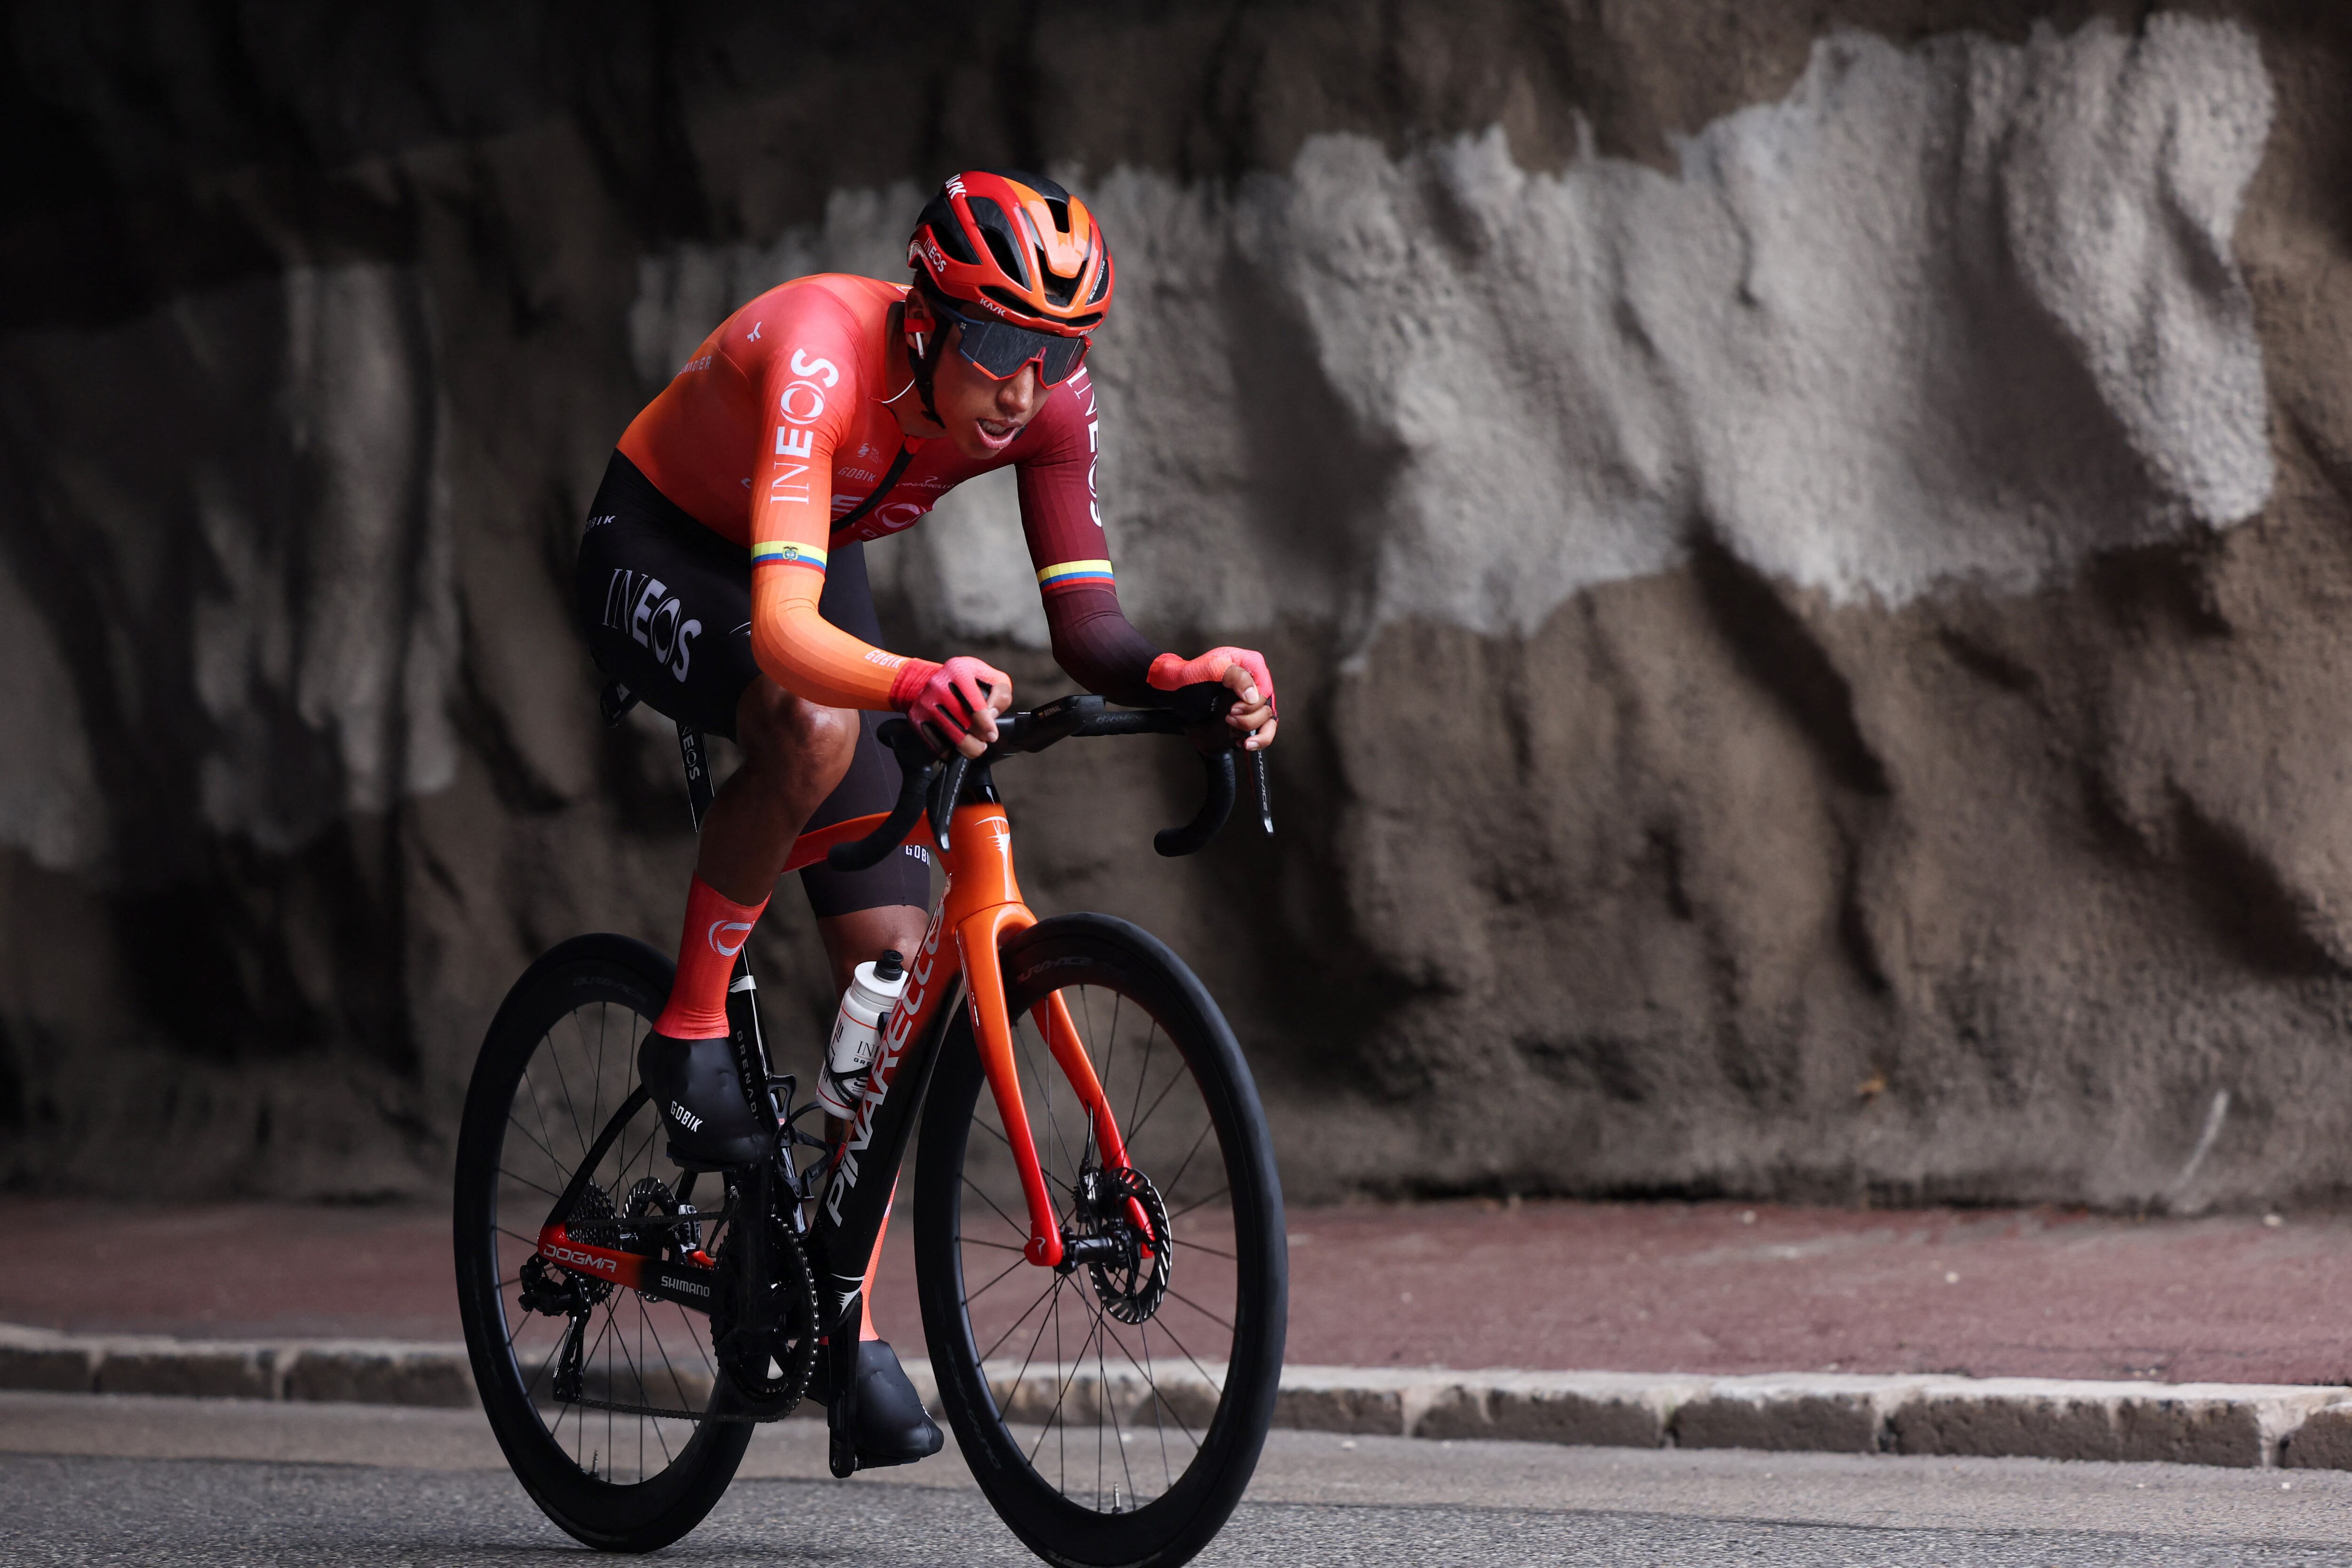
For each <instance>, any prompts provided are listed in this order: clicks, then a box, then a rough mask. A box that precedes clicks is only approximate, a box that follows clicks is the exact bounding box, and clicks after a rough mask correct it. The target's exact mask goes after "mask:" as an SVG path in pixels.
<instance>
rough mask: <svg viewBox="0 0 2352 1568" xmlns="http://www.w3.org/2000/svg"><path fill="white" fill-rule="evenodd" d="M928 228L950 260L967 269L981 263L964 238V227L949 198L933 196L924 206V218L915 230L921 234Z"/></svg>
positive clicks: (916, 225) (920, 218)
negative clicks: (959, 263)
mask: <svg viewBox="0 0 2352 1568" xmlns="http://www.w3.org/2000/svg"><path fill="white" fill-rule="evenodd" d="M927 228H928V229H929V230H930V231H931V237H932V238H933V239H934V240H937V241H938V242H939V247H940V249H941V250H943V251H945V252H947V254H948V256H949V258H950V259H952V260H956V261H961V262H962V263H963V264H964V265H965V266H966V267H971V266H973V265H975V264H977V263H978V262H979V260H980V257H979V255H978V253H976V252H975V251H974V250H973V249H972V248H971V241H970V240H968V239H966V238H965V237H963V225H962V224H961V223H960V222H958V221H957V218H956V212H955V208H953V207H951V206H950V205H948V199H947V197H945V196H933V197H932V198H931V199H930V200H929V202H928V203H926V204H925V205H924V207H923V216H920V217H919V218H917V219H916V220H915V230H916V232H917V233H920V232H921V231H923V230H924V229H927Z"/></svg>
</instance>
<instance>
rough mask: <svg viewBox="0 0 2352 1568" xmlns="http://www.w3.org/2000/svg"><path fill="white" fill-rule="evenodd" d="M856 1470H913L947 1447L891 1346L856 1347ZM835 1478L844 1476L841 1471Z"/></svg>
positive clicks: (865, 1344)
mask: <svg viewBox="0 0 2352 1568" xmlns="http://www.w3.org/2000/svg"><path fill="white" fill-rule="evenodd" d="M850 1408H851V1410H852V1411H853V1412H854V1414H853V1415H852V1417H851V1420H852V1422H853V1423H854V1425H855V1427H856V1430H855V1431H854V1432H852V1433H851V1435H850V1436H851V1437H852V1440H853V1442H854V1443H855V1445H856V1449H857V1468H859V1469H861V1470H864V1469H873V1468H878V1467H880V1466H883V1465H911V1464H913V1463H914V1462H915V1461H916V1460H917V1459H928V1458H930V1457H931V1456H932V1455H933V1454H936V1453H938V1452H939V1451H940V1447H941V1446H942V1445H944V1444H945V1443H946V1442H947V1434H945V1433H943V1432H941V1431H940V1428H939V1426H938V1424H937V1423H936V1422H934V1421H933V1420H932V1419H931V1417H930V1415H929V1412H927V1411H925V1410H924V1408H923V1401H922V1397H921V1396H920V1395H919V1394H916V1392H915V1385H914V1384H911V1383H909V1382H908V1381H907V1373H906V1370H905V1369H904V1368H902V1367H901V1366H899V1364H898V1352H896V1351H894V1350H892V1349H891V1348H890V1346H889V1343H888V1342H887V1341H884V1340H863V1341H860V1342H858V1346H857V1391H856V1399H855V1400H853V1401H852V1403H851V1405H850ZM836 1473H840V1472H838V1471H836Z"/></svg>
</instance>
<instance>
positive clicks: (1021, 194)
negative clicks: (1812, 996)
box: [907, 169, 1111, 338]
mask: <svg viewBox="0 0 2352 1568" xmlns="http://www.w3.org/2000/svg"><path fill="white" fill-rule="evenodd" d="M907 262H908V265H909V266H911V267H913V268H916V269H917V270H918V271H919V272H920V273H921V274H922V276H923V278H924V279H925V280H927V281H928V282H929V284H930V288H931V291H932V292H933V293H934V294H936V295H938V296H940V297H941V298H943V299H944V300H946V301H947V302H948V303H949V307H950V310H953V311H954V313H955V314H956V315H958V316H959V317H964V318H971V317H975V316H976V317H978V319H980V320H982V321H986V320H989V319H991V318H992V319H994V320H996V321H1003V322H1005V323H1006V324H1008V325H1010V326H1014V327H1020V328H1024V329H1026V330H1027V331H1033V332H1049V333H1052V334H1054V335H1055V336H1057V337H1065V338H1076V337H1083V336H1085V335H1086V334H1087V332H1090V331H1093V330H1094V329H1095V328H1096V327H1097V325H1099V324H1100V323H1101V321H1102V319H1103V317H1104V316H1105V315H1106V314H1108V312H1109V310H1110V294H1111V263H1110V247H1109V246H1108V245H1106V244H1104V243H1103V237H1102V229H1101V227H1100V226H1098V225H1097V224H1096V222H1095V217H1094V214H1092V213H1090V212H1088V211H1087V205H1086V203H1084V202H1082V201H1080V200H1078V199H1077V198H1076V196H1073V195H1070V193H1069V192H1067V191H1066V190H1064V189H1063V188H1062V187H1061V186H1059V185H1057V184H1055V183H1054V182H1053V181H1051V180H1048V179H1044V178H1041V177H1040V176H1038V175H1035V174H1023V173H1021V172H1020V171H1018V170H1014V169H1003V170H995V169H976V170H970V171H967V172H966V173H964V174H952V175H950V176H949V178H948V182H947V184H944V185H942V186H940V194H939V195H936V196H933V197H932V198H931V199H930V202H929V204H928V205H925V207H924V208H923V216H921V217H919V218H918V219H916V220H915V234H914V237H913V238H912V239H910V240H908V242H907ZM958 306H965V307H976V308H977V309H976V310H960V309H957V307H958Z"/></svg>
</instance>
